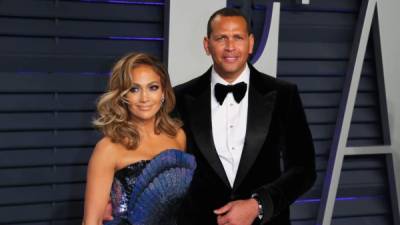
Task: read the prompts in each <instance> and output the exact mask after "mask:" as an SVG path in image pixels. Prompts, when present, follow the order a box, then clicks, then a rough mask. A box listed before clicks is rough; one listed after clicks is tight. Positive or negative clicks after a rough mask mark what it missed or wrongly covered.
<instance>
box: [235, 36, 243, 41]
mask: <svg viewBox="0 0 400 225" xmlns="http://www.w3.org/2000/svg"><path fill="white" fill-rule="evenodd" d="M235 38H236V40H243V37H241V36H236V37H235Z"/></svg>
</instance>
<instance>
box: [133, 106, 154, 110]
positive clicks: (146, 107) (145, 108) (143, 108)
mask: <svg viewBox="0 0 400 225" xmlns="http://www.w3.org/2000/svg"><path fill="white" fill-rule="evenodd" d="M137 108H138V109H139V110H140V111H149V110H151V109H152V108H153V107H152V106H137Z"/></svg>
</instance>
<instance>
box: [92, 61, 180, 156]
mask: <svg viewBox="0 0 400 225" xmlns="http://www.w3.org/2000/svg"><path fill="white" fill-rule="evenodd" d="M142 65H147V66H150V67H151V68H152V69H153V70H154V72H156V73H157V74H158V75H159V76H160V80H161V88H162V90H163V92H164V102H163V103H162V104H161V107H160V110H159V111H158V112H157V113H156V119H155V124H154V129H155V132H156V133H157V134H160V133H165V134H167V135H169V136H172V137H174V136H176V134H177V131H178V129H179V128H180V127H181V126H182V123H181V121H179V120H176V119H172V118H171V117H170V116H169V113H170V112H171V111H172V110H173V109H174V107H175V95H174V92H173V89H172V86H171V82H170V79H169V76H168V72H167V70H166V69H165V68H164V66H163V65H162V63H161V62H160V61H158V60H157V59H156V58H155V57H153V56H150V55H148V54H145V53H131V54H128V55H126V56H124V57H123V58H121V59H120V60H119V61H118V62H117V63H116V64H115V65H114V67H113V69H112V72H111V77H110V80H109V81H108V90H107V91H106V93H105V94H103V95H102V96H101V97H100V98H99V100H98V103H97V117H96V118H95V120H94V121H93V124H94V125H95V127H96V128H98V129H99V130H100V131H101V132H102V133H103V134H104V135H105V136H106V137H109V138H110V139H111V141H113V142H115V143H119V144H122V145H124V146H125V147H126V148H127V149H136V148H137V147H138V145H139V142H140V134H139V131H138V129H137V125H136V123H135V122H134V120H133V116H134V115H132V113H131V111H130V110H129V105H128V101H127V99H126V95H127V94H128V92H129V91H130V89H131V87H132V79H131V72H132V70H133V69H135V68H137V67H139V66H142Z"/></svg>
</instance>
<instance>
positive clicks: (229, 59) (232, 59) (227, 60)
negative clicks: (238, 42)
mask: <svg viewBox="0 0 400 225" xmlns="http://www.w3.org/2000/svg"><path fill="white" fill-rule="evenodd" d="M223 59H224V61H225V62H236V61H237V60H238V59H239V57H236V56H224V57H223Z"/></svg>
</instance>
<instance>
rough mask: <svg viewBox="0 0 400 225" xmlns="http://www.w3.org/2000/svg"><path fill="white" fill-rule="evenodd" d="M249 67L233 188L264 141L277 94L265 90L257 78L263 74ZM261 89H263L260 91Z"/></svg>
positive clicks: (249, 165) (247, 170)
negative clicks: (242, 133)
mask: <svg viewBox="0 0 400 225" xmlns="http://www.w3.org/2000/svg"><path fill="white" fill-rule="evenodd" d="M250 68H251V74H250V85H249V106H248V114H247V128H246V137H245V142H244V146H243V152H242V156H241V159H240V163H239V168H238V171H237V174H236V178H235V182H234V186H233V189H234V190H235V189H236V188H238V187H239V185H240V184H241V183H242V181H243V179H244V178H245V177H246V175H247V173H248V172H249V170H250V168H251V166H252V165H253V163H254V161H255V160H256V158H257V156H258V154H259V152H260V150H261V148H262V145H263V143H264V142H265V139H266V137H267V135H268V131H269V127H270V124H271V118H272V113H273V109H274V105H275V100H276V95H277V92H276V91H275V90H270V91H265V90H266V89H268V87H265V86H264V87H262V84H263V82H262V80H258V78H259V76H265V75H261V74H259V73H258V72H257V71H255V69H254V68H252V67H250ZM263 89H264V91H262V90H263Z"/></svg>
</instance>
